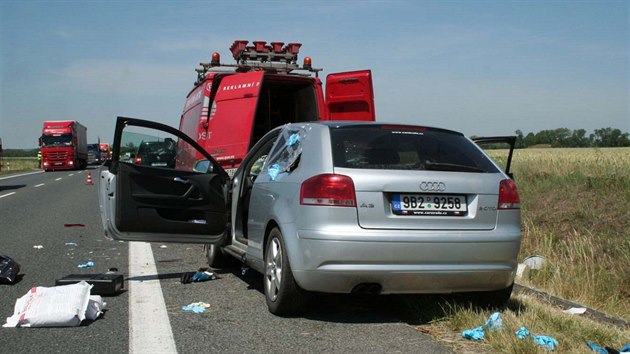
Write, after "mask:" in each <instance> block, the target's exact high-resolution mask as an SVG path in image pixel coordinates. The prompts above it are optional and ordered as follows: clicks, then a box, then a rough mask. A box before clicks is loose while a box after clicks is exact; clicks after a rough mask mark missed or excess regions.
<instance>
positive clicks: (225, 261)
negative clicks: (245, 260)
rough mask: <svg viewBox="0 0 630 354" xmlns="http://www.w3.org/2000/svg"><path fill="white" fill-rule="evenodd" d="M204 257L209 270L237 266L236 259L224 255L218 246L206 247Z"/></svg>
mask: <svg viewBox="0 0 630 354" xmlns="http://www.w3.org/2000/svg"><path fill="white" fill-rule="evenodd" d="M206 257H207V258H208V265H209V266H210V267H211V268H215V269H220V268H230V267H235V266H236V265H237V264H238V261H237V260H236V258H234V257H232V256H230V255H228V254H225V253H224V252H223V250H222V249H221V246H219V245H206Z"/></svg>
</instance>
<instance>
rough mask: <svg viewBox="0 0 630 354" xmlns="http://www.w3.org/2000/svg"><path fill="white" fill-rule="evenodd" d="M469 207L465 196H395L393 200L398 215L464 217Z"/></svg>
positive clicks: (395, 212) (394, 209)
mask: <svg viewBox="0 0 630 354" xmlns="http://www.w3.org/2000/svg"><path fill="white" fill-rule="evenodd" d="M467 205H468V204H467V203H466V196H465V195H453V194H449V195H445V194H394V195H393V198H392V212H393V213H394V214H396V215H430V216H464V215H466V214H467V213H468V207H467Z"/></svg>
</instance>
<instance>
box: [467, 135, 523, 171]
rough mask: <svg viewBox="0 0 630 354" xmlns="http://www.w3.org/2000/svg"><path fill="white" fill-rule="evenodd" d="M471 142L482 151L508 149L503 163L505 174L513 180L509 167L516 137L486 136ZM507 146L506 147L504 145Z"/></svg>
mask: <svg viewBox="0 0 630 354" xmlns="http://www.w3.org/2000/svg"><path fill="white" fill-rule="evenodd" d="M472 141H474V142H475V143H477V145H479V146H480V147H481V148H482V149H484V150H490V149H505V148H509V152H508V156H507V160H506V162H505V170H504V171H505V174H507V175H508V176H510V178H511V179H514V176H513V174H512V171H510V166H511V165H512V154H513V153H514V145H515V144H516V136H488V137H479V138H473V139H472ZM506 144H507V145H506Z"/></svg>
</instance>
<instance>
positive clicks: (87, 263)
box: [78, 261, 94, 268]
mask: <svg viewBox="0 0 630 354" xmlns="http://www.w3.org/2000/svg"><path fill="white" fill-rule="evenodd" d="M78 267H79V268H91V267H94V262H92V261H89V262H86V263H83V264H79V265H78Z"/></svg>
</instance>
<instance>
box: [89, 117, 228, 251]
mask: <svg viewBox="0 0 630 354" xmlns="http://www.w3.org/2000/svg"><path fill="white" fill-rule="evenodd" d="M139 146H151V149H152V150H151V151H150V152H149V153H146V154H144V156H146V157H145V158H143V159H142V160H139V159H133V160H124V159H123V157H124V156H125V155H127V154H129V155H131V154H137V150H138V147H139ZM188 154H195V156H201V157H202V158H199V157H196V158H195V156H193V157H191V156H186V155H188ZM191 159H195V162H194V163H192V164H191V163H190V161H191ZM106 166H107V167H108V168H107V169H102V170H101V176H100V179H99V182H100V183H99V202H100V209H101V219H102V222H103V228H104V229H105V234H106V236H108V237H110V238H112V239H114V240H122V241H147V242H180V243H210V244H217V243H221V242H223V240H224V238H225V234H226V225H227V222H228V209H227V206H226V195H227V190H226V188H227V183H228V181H229V177H228V176H227V174H226V173H225V171H223V169H221V167H220V166H219V164H218V163H217V162H216V161H215V160H214V159H212V157H211V156H210V154H208V153H207V152H206V151H205V150H203V149H202V148H201V147H200V146H199V145H198V144H197V143H196V142H195V141H194V140H193V139H192V138H190V137H188V136H187V135H186V134H184V133H182V132H180V131H179V130H177V129H174V128H171V127H169V126H166V125H163V124H159V123H154V122H150V121H145V120H139V119H133V118H125V117H118V120H117V121H116V130H115V135H114V146H113V156H112V159H111V161H108V163H107V164H106Z"/></svg>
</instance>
